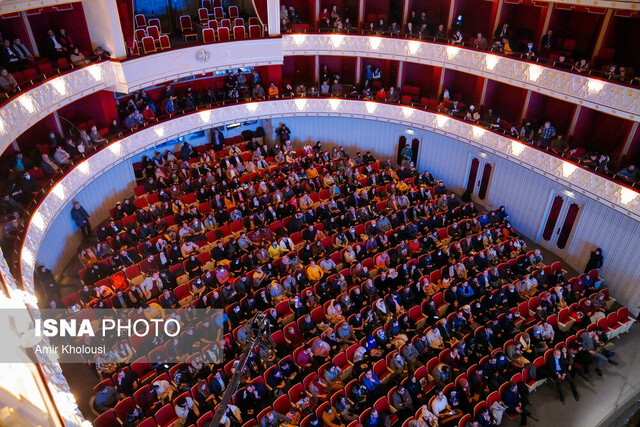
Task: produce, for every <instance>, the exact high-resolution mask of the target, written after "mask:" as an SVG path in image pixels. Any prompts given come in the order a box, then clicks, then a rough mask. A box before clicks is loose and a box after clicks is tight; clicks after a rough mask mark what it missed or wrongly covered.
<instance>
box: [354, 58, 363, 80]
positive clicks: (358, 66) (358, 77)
mask: <svg viewBox="0 0 640 427" xmlns="http://www.w3.org/2000/svg"><path fill="white" fill-rule="evenodd" d="M355 77H356V78H355V82H356V84H357V85H359V84H360V80H361V79H362V58H361V57H360V56H358V57H357V58H356V76H355Z"/></svg>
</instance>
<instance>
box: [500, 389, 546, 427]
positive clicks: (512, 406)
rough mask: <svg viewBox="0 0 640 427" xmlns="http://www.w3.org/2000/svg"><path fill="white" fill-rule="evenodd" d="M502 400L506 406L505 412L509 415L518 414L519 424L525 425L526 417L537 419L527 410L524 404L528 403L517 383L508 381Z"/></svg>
mask: <svg viewBox="0 0 640 427" xmlns="http://www.w3.org/2000/svg"><path fill="white" fill-rule="evenodd" d="M502 401H503V402H504V404H505V405H506V406H507V409H506V411H505V412H506V413H507V414H509V415H520V425H521V426H526V425H527V417H529V418H531V419H532V420H533V421H538V417H536V416H535V415H533V414H532V413H531V412H529V411H528V410H527V409H526V408H525V406H526V405H527V403H529V401H528V399H527V397H526V396H525V395H524V394H523V393H522V391H521V390H520V389H519V388H518V384H517V383H514V382H510V383H509V385H508V386H507V390H506V391H505V392H504V395H503V396H502Z"/></svg>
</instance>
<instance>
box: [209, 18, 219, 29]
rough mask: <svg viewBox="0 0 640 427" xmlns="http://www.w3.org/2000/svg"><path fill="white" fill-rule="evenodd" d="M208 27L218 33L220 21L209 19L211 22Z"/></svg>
mask: <svg viewBox="0 0 640 427" xmlns="http://www.w3.org/2000/svg"><path fill="white" fill-rule="evenodd" d="M207 27H209V28H211V29H213V30H214V31H217V30H218V21H216V20H215V19H209V22H207Z"/></svg>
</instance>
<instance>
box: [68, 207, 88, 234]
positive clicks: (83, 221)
mask: <svg viewBox="0 0 640 427" xmlns="http://www.w3.org/2000/svg"><path fill="white" fill-rule="evenodd" d="M72 203H73V207H72V208H71V219H73V222H75V223H76V226H77V227H79V228H80V231H82V237H84V238H85V239H88V238H89V237H91V225H90V224H89V213H87V211H86V210H85V209H84V208H83V207H82V205H81V204H80V202H78V201H77V200H74V201H73V202H72Z"/></svg>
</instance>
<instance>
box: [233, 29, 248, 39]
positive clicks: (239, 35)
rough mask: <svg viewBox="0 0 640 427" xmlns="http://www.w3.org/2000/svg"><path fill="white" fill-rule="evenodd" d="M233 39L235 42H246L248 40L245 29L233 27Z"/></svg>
mask: <svg viewBox="0 0 640 427" xmlns="http://www.w3.org/2000/svg"><path fill="white" fill-rule="evenodd" d="M233 38H234V40H244V39H245V38H246V37H245V32H244V27H233Z"/></svg>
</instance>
